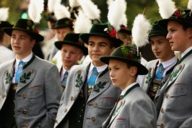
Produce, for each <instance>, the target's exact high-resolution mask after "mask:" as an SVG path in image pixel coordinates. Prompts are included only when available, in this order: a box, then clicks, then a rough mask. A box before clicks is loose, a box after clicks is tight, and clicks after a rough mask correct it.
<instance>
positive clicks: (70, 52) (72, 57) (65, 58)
mask: <svg viewBox="0 0 192 128" xmlns="http://www.w3.org/2000/svg"><path fill="white" fill-rule="evenodd" d="M61 56H62V63H63V66H64V67H65V69H70V68H71V67H72V66H73V65H75V64H77V62H78V61H79V60H81V58H82V57H83V52H82V50H81V49H80V48H77V47H75V46H72V45H68V44H64V45H63V46H62V48H61Z"/></svg>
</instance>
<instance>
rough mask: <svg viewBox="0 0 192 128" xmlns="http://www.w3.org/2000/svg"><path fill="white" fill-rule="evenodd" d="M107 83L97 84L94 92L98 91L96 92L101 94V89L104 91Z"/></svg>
mask: <svg viewBox="0 0 192 128" xmlns="http://www.w3.org/2000/svg"><path fill="white" fill-rule="evenodd" d="M106 83H107V82H101V81H100V82H99V83H97V84H96V85H95V86H94V88H93V90H94V91H96V92H100V89H103V88H104V86H105V84H106Z"/></svg>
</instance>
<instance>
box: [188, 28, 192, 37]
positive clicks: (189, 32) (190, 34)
mask: <svg viewBox="0 0 192 128" xmlns="http://www.w3.org/2000/svg"><path fill="white" fill-rule="evenodd" d="M187 32H188V37H189V38H190V39H192V28H188V29H187Z"/></svg>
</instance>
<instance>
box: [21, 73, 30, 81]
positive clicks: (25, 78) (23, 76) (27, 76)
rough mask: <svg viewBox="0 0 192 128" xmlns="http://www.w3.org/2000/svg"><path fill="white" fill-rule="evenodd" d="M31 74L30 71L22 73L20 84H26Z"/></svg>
mask: <svg viewBox="0 0 192 128" xmlns="http://www.w3.org/2000/svg"><path fill="white" fill-rule="evenodd" d="M31 74H32V71H29V72H25V73H23V75H22V76H21V78H20V82H21V83H26V81H27V80H29V79H30V76H31Z"/></svg>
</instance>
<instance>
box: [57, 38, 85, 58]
mask: <svg viewBox="0 0 192 128" xmlns="http://www.w3.org/2000/svg"><path fill="white" fill-rule="evenodd" d="M64 44H68V45H71V46H75V47H77V48H80V49H81V50H82V51H83V54H84V55H87V54H88V50H87V48H86V47H83V46H79V45H77V44H74V43H73V44H72V43H71V42H66V41H65V42H64V41H56V42H55V46H56V47H57V48H58V49H59V50H61V48H62V46H63V45H64Z"/></svg>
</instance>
